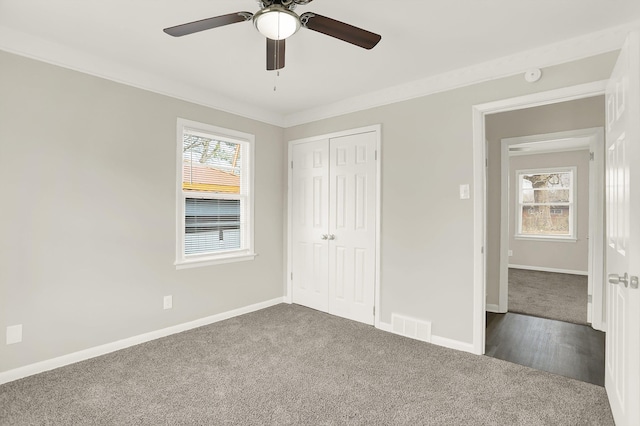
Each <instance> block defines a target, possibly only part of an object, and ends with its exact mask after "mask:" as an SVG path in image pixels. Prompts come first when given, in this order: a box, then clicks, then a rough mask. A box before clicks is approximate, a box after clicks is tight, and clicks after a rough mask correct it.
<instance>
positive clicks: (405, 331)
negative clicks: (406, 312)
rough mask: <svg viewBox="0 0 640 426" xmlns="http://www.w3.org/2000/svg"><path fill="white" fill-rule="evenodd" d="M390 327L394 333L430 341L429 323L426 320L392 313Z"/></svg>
mask: <svg viewBox="0 0 640 426" xmlns="http://www.w3.org/2000/svg"><path fill="white" fill-rule="evenodd" d="M391 327H392V331H393V332H394V333H396V334H399V335H401V336H405V337H410V338H412V339H416V340H422V341H423V342H431V323H430V322H428V321H420V320H417V319H414V318H409V317H405V316H403V315H397V314H392V315H391Z"/></svg>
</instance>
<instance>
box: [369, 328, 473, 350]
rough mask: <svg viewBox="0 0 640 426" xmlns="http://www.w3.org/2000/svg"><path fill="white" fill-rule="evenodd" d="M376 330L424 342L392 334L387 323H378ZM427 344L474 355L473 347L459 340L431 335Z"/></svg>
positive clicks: (391, 329)
mask: <svg viewBox="0 0 640 426" xmlns="http://www.w3.org/2000/svg"><path fill="white" fill-rule="evenodd" d="M376 328H377V329H379V330H382V331H386V332H388V333H392V334H396V335H398V336H402V337H406V338H407V339H413V340H418V341H419V342H424V341H423V340H420V339H414V338H413V337H410V336H407V335H405V334H400V333H396V332H394V331H393V327H392V325H391V324H389V323H388V322H380V323H378V325H376ZM424 343H427V342H424ZM428 343H431V344H433V345H436V346H442V347H445V348H449V349H455V350H458V351H463V352H470V353H472V354H475V353H476V351H475V348H474V345H473V344H471V343H467V342H461V341H459V340H454V339H448V338H446V337H440V336H435V335H433V334H432V335H431V342H428Z"/></svg>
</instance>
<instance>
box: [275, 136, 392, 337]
mask: <svg viewBox="0 0 640 426" xmlns="http://www.w3.org/2000/svg"><path fill="white" fill-rule="evenodd" d="M369 132H375V133H376V151H377V160H376V173H377V177H376V270H375V289H374V292H375V295H374V309H375V315H374V319H373V321H374V322H373V325H374V326H375V327H376V328H380V303H381V299H380V247H381V242H380V236H381V229H382V228H381V226H382V225H381V224H382V220H381V214H382V200H381V190H382V176H381V174H382V126H381V125H380V124H374V125H371V126H366V127H358V128H355V129H349V130H343V131H339V132H334V133H328V134H323V135H316V136H310V137H306V138H302V139H295V140H290V141H288V142H287V188H288V190H287V217H288V219H287V240H286V241H287V276H286V294H285V296H284V300H286V301H287V303H292V301H293V281H292V279H291V276H292V274H293V250H292V245H293V241H292V238H293V231H292V218H293V216H292V214H293V191H292V190H293V185H292V182H293V171H292V168H291V162H292V161H293V145H294V144H299V143H306V142H314V141H318V140H325V139H332V138H339V137H342V136H349V135H356V134H359V133H369Z"/></svg>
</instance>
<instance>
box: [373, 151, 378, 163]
mask: <svg viewBox="0 0 640 426" xmlns="http://www.w3.org/2000/svg"><path fill="white" fill-rule="evenodd" d="M373 157H374V158H375V160H376V161H378V151H377V150H376V151H374V154H373Z"/></svg>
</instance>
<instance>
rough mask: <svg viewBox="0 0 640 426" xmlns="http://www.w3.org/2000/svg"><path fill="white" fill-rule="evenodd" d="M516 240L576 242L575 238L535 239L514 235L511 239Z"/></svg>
mask: <svg viewBox="0 0 640 426" xmlns="http://www.w3.org/2000/svg"><path fill="white" fill-rule="evenodd" d="M513 238H514V239H516V240H524V241H547V242H555V243H575V242H577V241H578V239H577V238H575V237H549V236H543V237H537V236H534V235H516V236H515V237H513Z"/></svg>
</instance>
